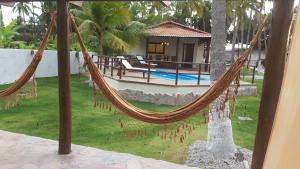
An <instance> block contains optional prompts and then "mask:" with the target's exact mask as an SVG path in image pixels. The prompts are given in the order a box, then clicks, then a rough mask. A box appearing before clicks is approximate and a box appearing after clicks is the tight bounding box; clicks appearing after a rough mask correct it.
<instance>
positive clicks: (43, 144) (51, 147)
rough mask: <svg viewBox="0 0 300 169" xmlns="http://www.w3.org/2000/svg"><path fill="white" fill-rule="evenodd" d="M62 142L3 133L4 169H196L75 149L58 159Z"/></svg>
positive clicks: (0, 150) (0, 140)
mask: <svg viewBox="0 0 300 169" xmlns="http://www.w3.org/2000/svg"><path fill="white" fill-rule="evenodd" d="M57 146H58V142H57V141H54V140H49V139H44V138H39V137H32V136H27V135H24V134H17V133H11V132H7V131H2V130H0V154H1V156H0V168H1V169H16V168H18V169H58V168H69V169H71V168H72V169H81V168H88V169H152V168H161V169H192V168H193V167H188V166H184V165H179V164H174V163H171V162H166V161H161V160H155V159H150V158H143V157H139V156H136V155H132V154H126V153H117V152H112V151H105V150H100V149H96V148H91V147H86V146H80V145H74V144H73V145H72V153H71V154H68V155H61V156H58V155H57V154H58V152H57Z"/></svg>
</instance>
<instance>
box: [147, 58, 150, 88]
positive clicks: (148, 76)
mask: <svg viewBox="0 0 300 169" xmlns="http://www.w3.org/2000/svg"><path fill="white" fill-rule="evenodd" d="M149 82H150V61H148V72H147V83H149Z"/></svg>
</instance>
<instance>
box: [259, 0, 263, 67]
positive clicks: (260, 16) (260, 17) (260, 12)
mask: <svg viewBox="0 0 300 169" xmlns="http://www.w3.org/2000/svg"><path fill="white" fill-rule="evenodd" d="M263 4H264V0H262V1H261V6H260V9H259V19H260V21H259V22H260V23H261V22H262V10H263V6H264V5H263ZM258 60H259V61H260V60H261V37H260V38H259V41H258Z"/></svg>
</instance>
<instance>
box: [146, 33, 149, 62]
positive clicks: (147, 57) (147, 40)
mask: <svg viewBox="0 0 300 169" xmlns="http://www.w3.org/2000/svg"><path fill="white" fill-rule="evenodd" d="M148 43H149V37H147V38H146V52H145V55H146V56H145V58H146V59H147V60H149V56H148Z"/></svg>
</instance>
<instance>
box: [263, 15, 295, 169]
mask: <svg viewBox="0 0 300 169" xmlns="http://www.w3.org/2000/svg"><path fill="white" fill-rule="evenodd" d="M299 14H300V11H298V17H297V22H296V27H295V30H294V33H293V37H292V43H291V46H290V51H289V57H288V61H287V67H286V71H285V75H284V80H283V84H282V89H281V90H282V92H281V94H280V99H279V103H278V107H277V111H276V118H275V121H274V125H273V129H272V135H271V138H270V142H269V146H268V151H267V154H266V157H265V162H264V169H269V168H271V169H285V168H286V169H290V168H291V169H293V168H295V169H296V168H297V169H299V168H300V162H299V156H300V137H299V128H300V123H299V121H300V113H299V112H300V106H299V100H300V90H298V88H299V86H300V76H299V72H300V67H299V63H300V57H299V56H300V48H299V44H300V17H299V16H300V15H299Z"/></svg>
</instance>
